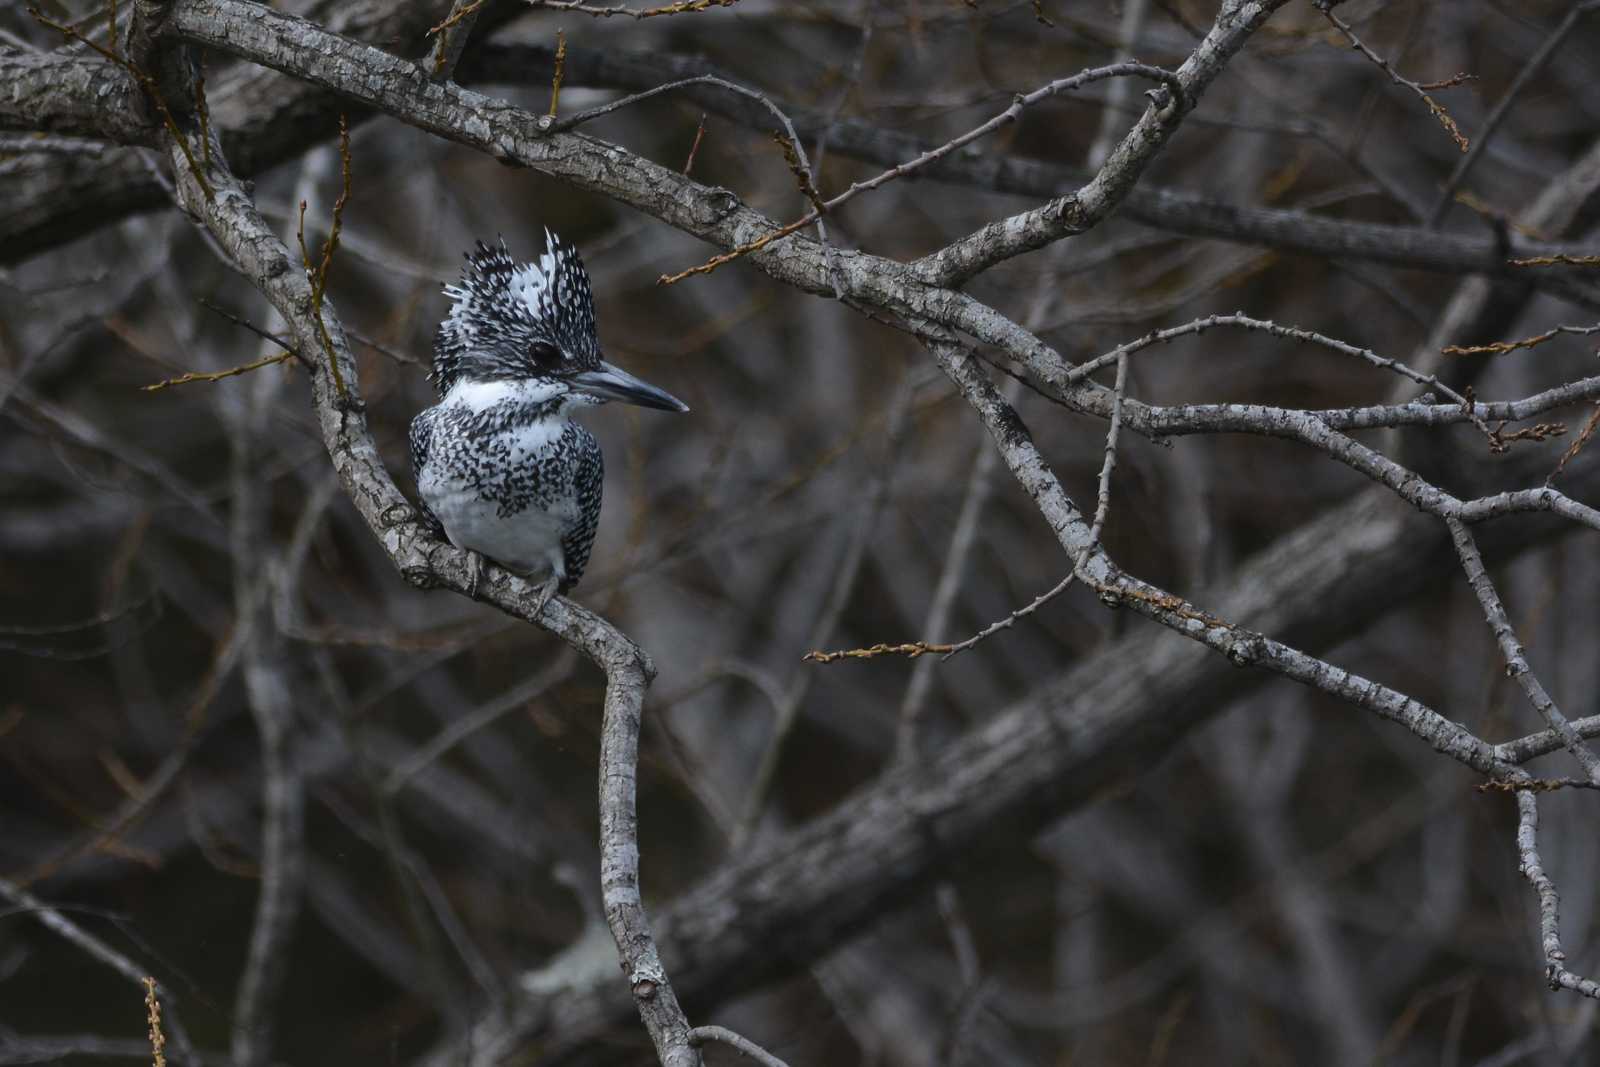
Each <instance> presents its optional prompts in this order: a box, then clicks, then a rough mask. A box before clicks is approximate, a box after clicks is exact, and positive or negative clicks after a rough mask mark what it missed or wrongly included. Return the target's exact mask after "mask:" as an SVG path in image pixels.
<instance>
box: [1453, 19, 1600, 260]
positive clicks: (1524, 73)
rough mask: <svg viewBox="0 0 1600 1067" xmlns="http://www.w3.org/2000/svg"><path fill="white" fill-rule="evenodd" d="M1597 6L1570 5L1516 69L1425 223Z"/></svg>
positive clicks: (1457, 184)
mask: <svg viewBox="0 0 1600 1067" xmlns="http://www.w3.org/2000/svg"><path fill="white" fill-rule="evenodd" d="M1596 7H1600V0H1587V2H1586V3H1581V4H1575V5H1573V6H1572V8H1570V9H1569V10H1568V11H1567V14H1566V17H1565V18H1563V19H1562V20H1561V22H1560V23H1559V24H1558V25H1557V26H1556V28H1555V29H1554V30H1552V31H1550V35H1549V36H1548V37H1546V38H1545V39H1544V43H1543V44H1541V45H1540V46H1539V50H1538V51H1537V52H1535V53H1534V54H1533V56H1532V57H1531V58H1530V59H1529V60H1528V61H1527V62H1526V63H1524V64H1523V65H1522V68H1521V69H1520V70H1518V71H1517V76H1516V77H1515V78H1513V79H1512V81H1511V84H1510V86H1508V87H1507V88H1506V91H1505V92H1504V93H1502V94H1501V96H1500V99H1498V100H1496V101H1495V103H1494V108H1493V109H1492V110H1491V111H1490V112H1489V115H1488V117H1487V118H1485V119H1484V120H1483V128H1482V129H1480V130H1479V131H1478V136H1477V139H1476V140H1475V141H1473V143H1472V148H1471V149H1470V150H1469V151H1468V152H1467V154H1466V155H1464V156H1462V157H1461V158H1460V159H1459V160H1457V161H1456V165H1455V169H1453V170H1452V171H1451V172H1450V177H1448V178H1446V179H1445V182H1444V185H1443V187H1442V188H1440V190H1439V195H1438V197H1437V198H1436V199H1435V200H1434V202H1433V207H1432V208H1430V209H1429V211H1428V217H1427V218H1426V219H1425V220H1424V223H1425V225H1427V226H1428V227H1429V228H1432V227H1434V226H1437V225H1438V224H1439V220H1440V219H1441V218H1442V217H1443V216H1444V209H1445V208H1447V207H1449V206H1450V202H1451V200H1452V198H1454V196H1455V194H1456V190H1457V189H1459V188H1460V187H1461V183H1462V182H1464V181H1466V178H1467V175H1468V173H1470V172H1471V170H1472V168H1473V166H1474V165H1475V164H1476V163H1477V162H1478V159H1479V158H1480V157H1481V156H1482V155H1483V151H1484V149H1485V148H1486V147H1487V146H1488V144H1489V138H1491V137H1493V136H1494V134H1495V131H1496V130H1498V129H1499V128H1500V123H1501V122H1503V121H1504V120H1505V117H1506V116H1507V115H1509V114H1510V113H1511V105H1512V104H1513V103H1515V102H1516V99H1517V97H1518V96H1520V95H1521V94H1522V90H1523V89H1525V88H1527V86H1528V84H1529V83H1530V82H1532V81H1533V79H1534V78H1535V77H1536V76H1537V75H1538V74H1539V72H1540V71H1542V70H1543V69H1544V67H1545V64H1546V63H1548V62H1549V61H1550V57H1551V56H1553V55H1555V53H1556V49H1557V48H1559V47H1560V46H1561V42H1562V41H1564V40H1565V39H1566V36H1567V34H1568V33H1570V32H1571V31H1572V28H1573V27H1574V26H1576V25H1577V24H1578V19H1580V18H1581V17H1583V15H1584V13H1585V12H1588V11H1592V10H1594V9H1595V8H1596ZM1424 88H1427V86H1424Z"/></svg>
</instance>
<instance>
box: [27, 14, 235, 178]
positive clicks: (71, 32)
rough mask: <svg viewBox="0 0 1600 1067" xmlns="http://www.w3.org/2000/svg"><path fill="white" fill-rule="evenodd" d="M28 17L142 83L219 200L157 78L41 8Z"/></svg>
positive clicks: (196, 171)
mask: <svg viewBox="0 0 1600 1067" xmlns="http://www.w3.org/2000/svg"><path fill="white" fill-rule="evenodd" d="M28 14H30V15H32V16H33V18H34V20H35V21H37V22H39V23H41V24H43V25H45V26H48V27H50V28H51V29H52V30H55V31H56V32H57V33H59V34H61V36H63V37H65V38H67V39H68V40H72V41H78V42H80V43H81V44H85V45H88V46H89V47H90V48H92V49H93V50H94V51H96V52H98V53H100V54H101V55H102V56H105V57H106V58H107V59H109V60H110V61H111V62H113V63H115V64H116V65H117V66H119V67H121V68H122V69H123V70H125V71H127V72H128V73H129V74H131V75H132V76H133V80H134V81H136V82H138V83H139V88H141V89H143V90H144V92H145V95H146V96H148V97H149V98H150V102H151V103H152V104H154V105H155V107H156V110H157V111H158V112H160V113H161V123H162V125H164V126H165V127H166V128H167V133H168V134H170V135H171V136H172V140H173V143H175V144H176V145H177V146H178V149H179V150H180V151H181V152H182V153H183V158H184V159H185V160H187V161H188V163H189V170H190V171H191V172H193V174H194V180H195V182H196V184H198V185H199V186H200V191H201V192H202V193H204V194H205V198H206V199H207V200H213V199H215V198H216V192H215V191H214V190H213V189H212V188H211V182H210V181H209V180H208V179H207V178H206V174H205V171H204V170H202V169H201V167H200V163H199V161H198V160H196V159H195V158H194V152H193V151H192V150H191V149H190V148H189V142H188V140H187V139H186V138H185V137H184V136H183V133H182V132H181V131H180V130H179V129H178V122H177V120H176V119H174V118H173V117H172V112H171V110H169V109H168V107H167V102H166V100H165V99H163V98H162V96H161V90H160V89H159V88H157V86H156V82H155V79H154V78H152V77H150V75H148V74H146V73H145V72H144V71H142V70H140V69H139V67H138V65H137V64H135V63H134V62H133V60H131V59H125V58H123V57H122V56H119V55H117V54H116V53H115V52H113V51H111V50H109V49H107V48H106V47H104V46H103V45H101V44H99V43H97V42H95V41H91V40H89V38H87V37H85V36H84V35H83V34H81V33H79V32H78V31H77V30H75V29H73V28H72V27H71V26H66V25H63V24H62V23H59V22H56V21H54V20H53V19H51V18H50V17H49V16H47V15H45V14H44V12H42V11H40V10H39V9H38V8H36V7H30V8H28ZM208 162H209V161H208Z"/></svg>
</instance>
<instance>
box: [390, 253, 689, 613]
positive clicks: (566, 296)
mask: <svg viewBox="0 0 1600 1067" xmlns="http://www.w3.org/2000/svg"><path fill="white" fill-rule="evenodd" d="M544 245H545V247H544V251H543V253H541V254H540V255H539V256H538V257H537V258H536V259H534V260H532V261H529V262H526V263H518V262H516V261H515V260H513V259H512V257H511V253H510V251H509V250H508V248H507V246H506V243H505V238H504V237H501V238H500V239H499V241H498V243H497V245H496V246H495V247H490V246H488V245H486V244H484V243H483V242H482V241H478V242H477V243H476V247H475V249H474V250H473V251H469V252H467V253H466V254H465V255H466V260H467V263H466V267H465V269H464V270H463V272H462V276H461V281H460V284H458V285H448V284H447V285H445V286H444V294H445V296H447V297H449V298H450V301H451V306H450V311H449V313H448V314H447V315H446V316H445V318H444V319H443V321H441V322H440V324H439V328H438V331H437V333H436V334H435V337H434V344H433V368H432V371H431V373H430V374H429V375H428V378H429V380H430V381H431V382H432V383H433V386H434V388H435V390H436V391H437V393H438V397H439V401H438V403H436V404H434V405H433V406H431V407H428V408H425V409H423V411H421V412H420V413H419V414H418V415H417V416H416V418H414V419H413V420H412V422H411V433H410V446H411V469H412V472H413V474H414V475H415V476H416V482H417V494H418V496H419V497H420V498H421V501H422V509H421V510H422V518H423V520H424V522H425V523H427V524H428V525H429V526H430V528H431V529H432V530H433V532H434V533H435V534H436V535H438V534H442V535H443V536H444V537H445V538H446V539H447V540H448V541H449V542H450V543H451V544H452V545H454V546H455V547H456V548H459V549H461V550H463V551H464V552H466V553H467V556H468V575H469V577H468V595H469V596H473V597H476V595H477V587H478V580H479V576H480V574H481V572H482V569H483V562H484V560H485V559H489V560H492V561H494V562H495V563H498V564H499V565H500V566H502V567H504V568H505V569H506V570H508V571H511V572H513V573H514V574H517V575H520V576H522V577H524V578H527V579H530V580H536V581H539V582H540V583H541V584H540V587H539V592H538V597H537V600H536V601H535V605H534V608H533V612H532V616H531V617H533V618H537V617H538V616H539V614H540V612H542V611H543V610H544V607H545V605H546V604H547V603H548V602H549V600H550V598H551V597H552V596H553V595H555V594H556V593H557V592H560V593H563V594H565V593H567V592H568V591H569V590H571V589H572V587H573V586H575V585H577V584H578V580H579V579H580V578H582V577H583V572H584V569H585V567H587V566H588V563H589V553H590V550H591V549H592V548H593V547H594V537H595V531H596V530H597V529H598V528H599V522H600V496H601V489H602V483H603V482H604V480H605V460H604V457H603V456H602V455H601V453H600V443H599V442H598V441H596V440H595V438H594V435H593V434H591V433H590V432H589V431H588V430H587V429H585V428H584V427H583V426H582V425H581V424H579V423H578V422H576V421H574V420H573V419H572V415H573V414H574V413H575V412H577V411H579V410H581V409H583V408H586V407H593V406H595V405H599V404H604V403H606V402H608V401H613V400H615V401H620V402H622V403H626V404H636V405H639V406H640V407H646V408H656V409H659V410H662V411H674V412H686V411H688V410H689V407H688V405H687V404H685V403H684V402H683V401H681V400H679V399H678V398H677V397H675V396H673V395H672V394H671V393H668V392H667V391H666V390H664V389H660V388H657V387H656V386H654V385H651V384H650V383H649V382H646V381H643V380H641V379H639V378H636V377H634V376H633V375H631V374H629V373H628V372H627V371H625V370H623V369H622V368H620V367H616V366H613V365H612V364H610V363H607V362H606V361H605V360H604V359H602V358H601V355H602V353H601V348H600V338H599V335H598V333H597V332H596V329H595V314H594V293H593V289H592V287H591V286H590V284H589V273H588V271H586V270H585V269H584V266H583V261H582V260H581V259H580V258H579V256H578V250H577V249H576V248H575V247H573V246H572V245H571V244H568V243H566V242H565V241H562V240H561V239H560V238H559V237H557V236H556V235H555V234H553V233H551V232H550V230H549V229H546V230H545V231H544Z"/></svg>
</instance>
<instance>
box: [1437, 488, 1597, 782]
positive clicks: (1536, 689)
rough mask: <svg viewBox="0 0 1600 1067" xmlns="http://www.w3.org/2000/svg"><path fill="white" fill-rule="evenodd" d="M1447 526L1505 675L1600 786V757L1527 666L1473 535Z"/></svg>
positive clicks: (1457, 525)
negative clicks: (1500, 657)
mask: <svg viewBox="0 0 1600 1067" xmlns="http://www.w3.org/2000/svg"><path fill="white" fill-rule="evenodd" d="M1445 522H1446V523H1447V524H1448V525H1449V527H1450V538H1451V540H1453V541H1454V542H1455V546H1456V554H1457V555H1458V556H1460V557H1461V568H1462V570H1464V571H1466V574H1467V584H1468V585H1470V586H1472V591H1473V593H1475V594H1477V597H1478V603H1479V604H1480V605H1481V606H1482V607H1483V613H1484V616H1485V618H1487V620H1488V622H1489V629H1490V630H1492V631H1494V636H1495V641H1496V642H1498V643H1499V645H1500V654H1501V655H1502V656H1504V657H1505V661H1506V673H1507V674H1509V675H1510V676H1511V677H1513V678H1515V679H1516V681H1517V684H1518V685H1519V686H1521V687H1522V691H1523V693H1524V694H1526V696H1527V698H1528V703H1530V704H1532V705H1533V708H1534V710H1535V711H1537V712H1538V713H1539V715H1540V717H1541V718H1543V719H1544V721H1545V724H1546V725H1548V726H1549V727H1550V728H1551V729H1552V730H1555V731H1556V732H1557V733H1559V734H1560V735H1561V740H1562V742H1563V743H1564V744H1565V745H1566V746H1567V751H1568V752H1571V753H1572V755H1573V757H1574V758H1576V759H1577V761H1578V762H1579V763H1580V764H1581V765H1582V766H1583V770H1584V774H1585V775H1586V776H1587V777H1588V779H1589V781H1591V782H1593V783H1594V784H1595V785H1597V786H1600V757H1596V756H1595V754H1594V750H1592V749H1591V748H1590V747H1589V746H1588V745H1587V744H1585V743H1584V740H1583V738H1582V737H1581V736H1579V734H1578V731H1577V730H1575V729H1573V728H1572V724H1571V723H1570V722H1568V721H1567V718H1566V716H1564V715H1562V714H1561V709H1560V708H1558V707H1556V702H1555V701H1554V700H1552V699H1551V698H1550V694H1549V693H1547V692H1545V689H1544V686H1543V685H1541V684H1540V683H1539V679H1538V677H1537V676H1535V675H1534V673H1533V669H1532V668H1531V667H1529V666H1528V657H1527V654H1526V653H1525V652H1524V651H1523V648H1522V642H1521V641H1519V640H1517V635H1516V631H1514V630H1513V629H1512V628H1511V620H1510V619H1509V618H1507V617H1506V609H1505V607H1504V606H1503V605H1502V604H1501V603H1500V595H1499V594H1498V593H1496V592H1495V588H1494V583H1493V582H1492V581H1490V579H1489V572H1488V571H1487V570H1486V569H1485V568H1484V566H1483V557H1482V556H1481V555H1479V553H1478V545H1477V543H1476V542H1475V541H1474V540H1473V538H1472V532H1471V531H1470V530H1468V529H1467V527H1466V524H1465V523H1463V522H1462V521H1461V520H1460V519H1456V518H1450V519H1446V520H1445Z"/></svg>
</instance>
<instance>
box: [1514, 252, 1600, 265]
mask: <svg viewBox="0 0 1600 1067" xmlns="http://www.w3.org/2000/svg"><path fill="white" fill-rule="evenodd" d="M1506 262H1508V263H1510V264H1511V265H1512V266H1513V267H1555V266H1565V267H1600V256H1568V255H1555V256H1534V257H1533V258H1532V259H1511V260H1507V261H1506Z"/></svg>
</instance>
